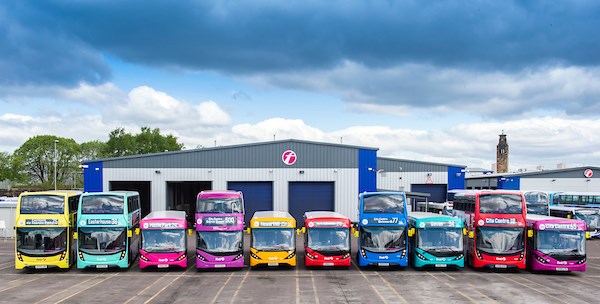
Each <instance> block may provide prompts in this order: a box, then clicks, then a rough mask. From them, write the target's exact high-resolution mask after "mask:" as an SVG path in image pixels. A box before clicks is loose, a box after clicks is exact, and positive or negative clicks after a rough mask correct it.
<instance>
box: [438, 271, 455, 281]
mask: <svg viewBox="0 0 600 304" xmlns="http://www.w3.org/2000/svg"><path fill="white" fill-rule="evenodd" d="M441 274H443V275H445V276H447V277H448V278H449V279H450V280H452V281H456V278H455V277H453V276H451V275H449V274H447V273H445V272H442V273H441Z"/></svg>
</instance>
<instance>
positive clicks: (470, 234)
mask: <svg viewBox="0 0 600 304" xmlns="http://www.w3.org/2000/svg"><path fill="white" fill-rule="evenodd" d="M474 237H475V233H474V232H473V231H469V238H470V239H472V238H474Z"/></svg>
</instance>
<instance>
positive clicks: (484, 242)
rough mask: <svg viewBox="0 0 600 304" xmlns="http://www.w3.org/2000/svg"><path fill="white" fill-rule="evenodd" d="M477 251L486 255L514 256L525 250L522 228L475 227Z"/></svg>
mask: <svg viewBox="0 0 600 304" xmlns="http://www.w3.org/2000/svg"><path fill="white" fill-rule="evenodd" d="M476 239H477V250H481V251H483V252H485V253H488V254H515V253H518V252H521V251H523V250H524V248H525V239H524V229H523V228H504V227H477V235H476Z"/></svg>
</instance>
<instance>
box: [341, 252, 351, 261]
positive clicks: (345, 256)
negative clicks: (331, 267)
mask: <svg viewBox="0 0 600 304" xmlns="http://www.w3.org/2000/svg"><path fill="white" fill-rule="evenodd" d="M349 257H350V252H348V253H346V254H344V255H343V256H342V260H345V259H347V258H349Z"/></svg>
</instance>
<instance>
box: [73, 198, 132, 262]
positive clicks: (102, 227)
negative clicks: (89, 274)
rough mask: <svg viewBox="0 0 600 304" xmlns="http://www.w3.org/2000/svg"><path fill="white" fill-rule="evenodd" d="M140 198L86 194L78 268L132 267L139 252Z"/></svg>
mask: <svg viewBox="0 0 600 304" xmlns="http://www.w3.org/2000/svg"><path fill="white" fill-rule="evenodd" d="M140 215H141V210H140V195H139V193H138V192H134V191H108V192H86V193H83V194H82V195H81V198H80V199H79V210H78V211H77V218H78V223H79V225H78V226H77V256H78V259H77V268H80V269H83V268H97V269H102V268H129V266H130V265H131V264H132V263H133V261H134V260H135V258H136V256H137V254H138V251H139V245H140V244H139V235H138V234H135V233H133V232H134V231H135V229H136V228H139V224H140V217H141V216H140Z"/></svg>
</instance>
